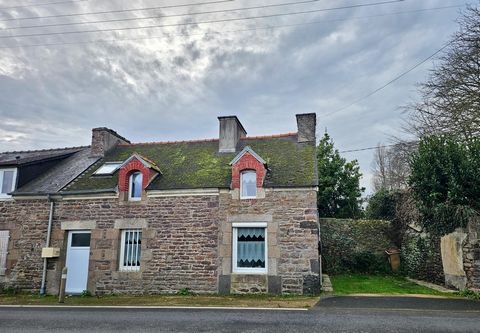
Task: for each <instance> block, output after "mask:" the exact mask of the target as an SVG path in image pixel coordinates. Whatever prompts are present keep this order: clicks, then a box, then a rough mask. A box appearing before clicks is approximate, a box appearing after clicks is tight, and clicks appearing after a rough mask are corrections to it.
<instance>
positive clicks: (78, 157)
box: [14, 148, 99, 194]
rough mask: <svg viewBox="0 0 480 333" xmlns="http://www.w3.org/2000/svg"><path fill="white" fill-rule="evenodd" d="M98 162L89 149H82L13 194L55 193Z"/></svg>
mask: <svg viewBox="0 0 480 333" xmlns="http://www.w3.org/2000/svg"><path fill="white" fill-rule="evenodd" d="M98 160H99V158H98V157H91V156H90V148H83V149H82V150H80V151H77V152H76V153H74V154H73V155H71V156H69V157H67V158H66V159H64V160H63V161H61V162H60V163H58V164H57V165H55V166H54V167H53V168H51V169H50V170H48V171H47V172H45V173H43V174H42V175H41V176H39V177H37V178H35V179H34V180H32V181H30V182H28V183H27V184H25V185H24V186H22V187H20V188H18V189H17V190H16V191H15V192H14V194H27V193H56V192H58V191H60V190H61V189H62V188H64V187H65V186H66V185H68V184H69V183H70V182H71V181H72V180H74V179H75V178H77V177H78V176H79V175H80V174H81V173H82V172H84V171H85V170H87V169H88V168H89V167H90V166H91V165H92V164H93V163H95V162H96V161H98Z"/></svg>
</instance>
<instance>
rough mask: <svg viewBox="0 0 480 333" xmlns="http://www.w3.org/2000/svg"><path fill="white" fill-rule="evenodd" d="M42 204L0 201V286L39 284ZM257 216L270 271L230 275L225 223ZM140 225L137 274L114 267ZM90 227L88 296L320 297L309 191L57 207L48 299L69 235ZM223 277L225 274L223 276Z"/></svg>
mask: <svg viewBox="0 0 480 333" xmlns="http://www.w3.org/2000/svg"><path fill="white" fill-rule="evenodd" d="M48 213H49V204H48V202H47V201H46V200H44V199H43V200H21V201H0V230H10V236H11V238H10V242H9V255H8V260H7V272H6V276H1V277H0V287H1V286H13V287H16V288H19V289H22V290H26V291H32V292H37V291H38V290H39V288H40V283H41V275H42V268H43V260H42V258H41V250H42V248H43V247H44V246H45V238H46V231H47V224H48ZM252 216H254V219H255V218H256V217H258V216H263V217H264V218H267V220H268V253H269V258H268V260H269V265H268V266H269V272H268V275H263V276H241V275H239V276H237V277H234V278H233V279H232V274H231V251H232V246H231V222H232V220H233V219H238V218H240V219H241V218H247V219H248V218H251V217H252ZM123 228H140V229H142V258H141V269H140V271H139V272H121V271H119V262H118V258H119V252H120V239H121V230H122V229H123ZM80 229H87V230H91V243H90V263H89V277H88V281H89V282H88V290H89V291H91V292H92V293H96V294H111V293H114V294H121V293H129V294H145V293H146V294H158V293H175V292H178V291H179V290H180V289H182V288H189V289H190V290H191V291H193V292H195V293H216V292H219V291H220V292H222V291H225V290H227V289H228V290H227V291H228V292H272V293H280V292H283V293H298V294H301V293H314V292H318V291H319V288H320V286H319V260H318V219H317V211H316V192H315V191H314V190H313V189H312V190H302V191H292V190H285V191H271V190H267V191H266V193H265V198H262V199H256V200H248V201H245V200H239V199H235V198H234V196H232V193H231V192H230V191H226V192H222V193H220V195H219V196H214V195H205V196H198V195H196V196H178V197H158V198H146V199H145V200H142V201H141V202H125V201H121V200H119V199H114V198H111V199H77V200H63V201H58V202H56V203H55V210H54V218H53V230H52V239H51V246H52V247H59V248H60V249H61V255H60V257H59V258H53V259H49V260H48V271H47V292H48V293H50V294H56V293H57V292H58V285H59V281H60V275H61V270H62V268H63V266H64V264H65V255H66V239H67V235H68V230H80ZM225 277H227V278H228V279H227V278H225Z"/></svg>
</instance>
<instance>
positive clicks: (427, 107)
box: [406, 6, 480, 140]
mask: <svg viewBox="0 0 480 333" xmlns="http://www.w3.org/2000/svg"><path fill="white" fill-rule="evenodd" d="M458 22H459V25H460V30H459V31H458V32H457V33H455V34H454V35H453V38H452V39H451V41H450V43H449V44H448V47H447V48H446V49H445V51H444V53H443V55H442V56H441V57H440V59H439V64H438V65H436V66H435V68H434V69H433V70H432V71H431V73H430V77H429V78H428V80H427V81H426V82H425V83H422V84H420V86H419V88H420V93H421V100H420V101H419V102H418V103H413V104H411V105H408V106H407V107H406V109H407V111H408V113H409V118H408V121H407V130H408V131H409V132H410V133H413V134H415V135H416V136H417V137H419V138H420V137H423V136H425V135H429V134H434V133H437V134H438V133H450V134H455V135H458V136H459V137H461V138H463V139H465V140H468V139H470V138H473V137H475V136H478V135H480V9H479V8H478V7H472V6H469V7H468V8H467V10H466V11H465V12H464V13H463V15H462V16H461V18H460V19H459V20H458Z"/></svg>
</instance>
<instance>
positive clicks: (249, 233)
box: [233, 227, 267, 273]
mask: <svg viewBox="0 0 480 333" xmlns="http://www.w3.org/2000/svg"><path fill="white" fill-rule="evenodd" d="M233 236H234V249H233V251H234V263H233V264H234V271H235V272H259V273H260V272H265V271H266V259H267V258H266V250H265V246H266V244H265V240H266V228H265V227H236V228H234V232H233Z"/></svg>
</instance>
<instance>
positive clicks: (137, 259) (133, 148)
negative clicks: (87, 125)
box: [0, 114, 321, 295]
mask: <svg viewBox="0 0 480 333" xmlns="http://www.w3.org/2000/svg"><path fill="white" fill-rule="evenodd" d="M218 119H219V122H220V124H219V125H220V135H219V139H211V140H195V141H178V142H148V143H131V142H130V141H129V140H127V139H125V138H124V137H122V136H120V135H119V134H117V133H116V132H114V131H113V130H110V129H107V128H95V129H93V131H92V143H91V145H90V146H88V147H73V148H64V149H51V150H38V151H21V152H6V153H1V154H0V189H1V194H0V287H2V286H3V287H15V288H18V289H21V290H27V291H32V292H33V291H38V290H40V291H41V292H46V293H49V294H56V293H58V291H59V285H60V280H61V275H62V269H63V268H64V267H67V269H68V273H67V281H66V292H67V293H69V294H78V293H81V292H83V291H84V290H88V291H90V292H91V293H94V294H98V295H101V294H112V293H114V294H121V293H128V294H158V293H175V292H178V291H179V290H180V289H183V288H188V289H190V290H191V291H192V292H196V293H221V294H228V293H251V292H255V293H272V294H281V293H294V294H305V293H316V292H318V291H319V290H320V284H321V271H320V270H321V261H320V255H319V250H318V247H319V225H318V214H317V208H316V203H317V185H318V181H317V166H316V151H315V132H316V118H315V114H298V115H297V116H296V119H297V126H298V131H297V132H296V133H288V134H281V135H271V136H258V137H248V136H247V135H246V134H247V132H246V131H245V129H244V128H243V126H242V124H241V123H240V121H239V120H238V118H237V117H235V116H228V117H219V118H218Z"/></svg>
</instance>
